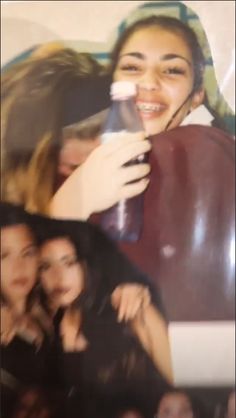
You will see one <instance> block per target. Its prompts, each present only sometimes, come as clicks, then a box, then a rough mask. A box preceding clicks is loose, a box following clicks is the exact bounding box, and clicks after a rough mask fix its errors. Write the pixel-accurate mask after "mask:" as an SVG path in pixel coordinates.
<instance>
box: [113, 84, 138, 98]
mask: <svg viewBox="0 0 236 418" xmlns="http://www.w3.org/2000/svg"><path fill="white" fill-rule="evenodd" d="M136 93H137V88H136V84H134V83H133V82H131V81H115V82H114V83H112V85H111V96H112V97H113V98H115V99H124V98H126V97H132V96H136Z"/></svg>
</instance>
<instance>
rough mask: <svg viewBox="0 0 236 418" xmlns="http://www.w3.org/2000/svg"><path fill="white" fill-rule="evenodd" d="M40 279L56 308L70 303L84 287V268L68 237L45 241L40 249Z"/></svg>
mask: <svg viewBox="0 0 236 418" xmlns="http://www.w3.org/2000/svg"><path fill="white" fill-rule="evenodd" d="M40 279H41V284H42V286H43V289H44V291H45V293H46V294H47V296H48V299H49V302H50V303H51V304H52V305H53V306H55V307H56V308H59V307H65V306H68V305H70V304H71V303H72V302H73V301H74V300H75V299H76V298H77V297H78V296H79V295H80V293H81V291H82V290H83V287H84V268H83V266H82V265H81V264H80V263H79V262H78V260H77V255H76V251H75V247H74V245H73V244H72V242H71V241H70V240H69V239H67V238H55V239H52V240H50V241H47V242H45V243H44V244H43V245H42V246H41V249H40Z"/></svg>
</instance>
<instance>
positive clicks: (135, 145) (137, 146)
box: [111, 140, 151, 167]
mask: <svg viewBox="0 0 236 418" xmlns="http://www.w3.org/2000/svg"><path fill="white" fill-rule="evenodd" d="M150 150H151V144H150V142H149V141H148V140H145V141H135V142H129V143H128V144H123V146H122V147H121V148H120V149H118V150H117V151H116V153H115V155H114V153H113V154H112V155H111V157H112V159H113V164H114V166H115V167H121V166H122V165H124V164H126V163H127V162H129V161H130V160H133V159H135V158H138V157H139V156H140V155H141V154H145V153H146V152H149V151H150Z"/></svg>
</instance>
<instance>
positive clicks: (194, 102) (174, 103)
mask: <svg viewBox="0 0 236 418" xmlns="http://www.w3.org/2000/svg"><path fill="white" fill-rule="evenodd" d="M114 79H115V80H128V81H133V82H134V83H136V84H137V86H138V95H137V98H136V104H137V108H138V110H139V112H140V115H141V118H142V120H143V123H144V127H145V131H146V133H147V134H148V135H154V134H157V133H160V132H162V131H164V130H166V128H167V125H168V124H169V122H170V121H171V119H172V117H173V116H174V114H175V112H176V111H177V110H178V109H179V108H181V109H180V110H179V111H178V112H177V115H176V116H175V117H174V119H173V121H172V122H171V123H170V125H169V127H168V129H171V128H174V127H176V126H178V125H180V124H181V122H182V121H183V119H184V117H185V116H186V115H187V114H188V112H189V110H190V109H193V108H195V107H197V106H199V104H200V103H201V102H202V100H203V92H202V91H201V92H198V93H195V94H194V95H193V96H192V97H191V98H189V99H187V98H188V96H189V95H190V94H191V93H192V89H193V83H194V73H193V62H192V55H191V51H190V50H189V48H188V45H187V44H186V43H185V41H184V40H183V39H182V37H181V36H180V35H177V34H175V33H173V32H169V31H168V30H166V29H162V28H158V27H149V28H143V29H139V30H137V31H136V32H134V33H133V34H132V35H131V36H130V38H129V39H128V40H127V42H126V43H125V45H124V46H123V48H122V49H121V51H120V55H119V59H118V62H117V66H116V69H115V72H114ZM185 101H186V103H185Z"/></svg>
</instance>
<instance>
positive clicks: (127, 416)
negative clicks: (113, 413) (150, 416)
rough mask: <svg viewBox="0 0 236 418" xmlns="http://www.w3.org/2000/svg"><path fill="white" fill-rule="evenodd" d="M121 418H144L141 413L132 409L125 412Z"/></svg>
mask: <svg viewBox="0 0 236 418" xmlns="http://www.w3.org/2000/svg"><path fill="white" fill-rule="evenodd" d="M120 418H143V417H142V415H141V413H140V412H139V411H136V410H135V409H130V410H128V411H126V412H124V413H123V414H122V415H121V416H120Z"/></svg>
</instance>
